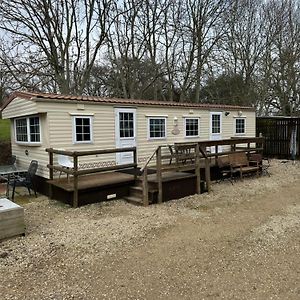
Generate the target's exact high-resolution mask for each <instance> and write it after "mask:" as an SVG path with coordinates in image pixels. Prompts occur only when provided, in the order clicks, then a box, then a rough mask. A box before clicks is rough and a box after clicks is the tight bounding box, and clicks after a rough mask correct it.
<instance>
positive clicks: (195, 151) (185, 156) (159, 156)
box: [141, 143, 210, 206]
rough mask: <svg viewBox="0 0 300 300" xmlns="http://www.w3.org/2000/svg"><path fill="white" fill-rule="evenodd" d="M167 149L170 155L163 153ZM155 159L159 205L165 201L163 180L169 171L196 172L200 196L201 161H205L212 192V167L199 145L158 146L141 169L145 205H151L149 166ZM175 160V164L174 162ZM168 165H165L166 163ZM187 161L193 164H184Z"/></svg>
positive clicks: (207, 180)
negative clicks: (165, 173)
mask: <svg viewBox="0 0 300 300" xmlns="http://www.w3.org/2000/svg"><path fill="white" fill-rule="evenodd" d="M164 149H166V150H167V151H168V154H165V153H163V150H164ZM154 158H155V165H154V166H153V167H154V168H155V170H156V180H157V188H158V203H162V201H163V188H162V179H163V173H164V172H169V171H176V172H181V171H187V170H194V171H195V175H196V192H197V193H198V194H200V192H201V190H200V186H201V185H200V182H201V177H200V176H201V174H200V163H201V160H203V159H204V160H205V174H206V176H205V177H206V178H205V179H206V182H207V188H208V191H210V166H209V160H208V157H207V155H206V153H205V152H204V151H203V149H201V148H200V147H199V144H198V143H186V144H184V145H177V144H175V145H161V146H158V147H157V148H156V149H155V151H154V152H153V153H152V154H151V155H150V156H149V158H148V159H147V161H146V163H145V165H144V166H143V167H142V168H141V171H142V188H143V204H144V205H145V206H147V205H149V199H148V197H149V195H148V192H149V187H148V166H149V164H150V162H151V161H152V160H153V159H154ZM173 159H175V163H172V160H173ZM166 160H167V163H166V164H164V161H166ZM185 161H191V163H189V164H186V163H183V162H185Z"/></svg>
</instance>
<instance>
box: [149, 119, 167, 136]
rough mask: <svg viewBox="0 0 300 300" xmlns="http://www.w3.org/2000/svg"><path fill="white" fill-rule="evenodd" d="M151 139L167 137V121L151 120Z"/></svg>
mask: <svg viewBox="0 0 300 300" xmlns="http://www.w3.org/2000/svg"><path fill="white" fill-rule="evenodd" d="M149 136H150V138H164V137H165V136H166V120H165V119H149Z"/></svg>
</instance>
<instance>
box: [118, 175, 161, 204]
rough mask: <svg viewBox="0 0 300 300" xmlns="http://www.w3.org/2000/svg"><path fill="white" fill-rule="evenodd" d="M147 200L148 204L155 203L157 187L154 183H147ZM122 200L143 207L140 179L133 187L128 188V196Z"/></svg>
mask: <svg viewBox="0 0 300 300" xmlns="http://www.w3.org/2000/svg"><path fill="white" fill-rule="evenodd" d="M148 185H149V188H148V199H149V204H154V203H156V202H157V195H158V187H157V184H156V183H154V182H149V183H148ZM124 199H125V200H126V201H127V202H129V203H131V204H135V205H144V203H143V183H142V180H141V179H137V181H136V183H135V185H134V186H131V187H130V188H129V195H128V196H126V197H124Z"/></svg>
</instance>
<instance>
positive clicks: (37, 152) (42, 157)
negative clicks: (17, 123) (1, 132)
mask: <svg viewBox="0 0 300 300" xmlns="http://www.w3.org/2000/svg"><path fill="white" fill-rule="evenodd" d="M40 122H41V144H40V145H39V146H36V145H34V146H33V145H30V144H18V143H16V141H15V131H14V123H13V120H12V121H11V133H12V136H11V147H12V153H13V154H14V155H16V156H17V165H18V166H19V167H20V168H23V169H27V168H28V166H29V164H30V162H31V160H37V161H38V163H39V165H38V170H37V175H39V176H42V177H45V178H48V175H49V171H48V168H47V164H48V153H46V151H45V149H46V148H47V147H49V143H48V138H47V118H46V114H43V115H40ZM26 150H27V152H28V155H26V153H25V152H26Z"/></svg>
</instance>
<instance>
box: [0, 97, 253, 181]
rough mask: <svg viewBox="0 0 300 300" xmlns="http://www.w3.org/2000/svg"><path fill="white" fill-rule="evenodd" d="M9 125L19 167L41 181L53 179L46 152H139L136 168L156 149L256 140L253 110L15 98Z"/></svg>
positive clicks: (116, 160) (119, 159) (109, 161)
mask: <svg viewBox="0 0 300 300" xmlns="http://www.w3.org/2000/svg"><path fill="white" fill-rule="evenodd" d="M2 118H3V119H10V120H11V143H12V153H13V154H14V155H16V156H17V163H18V164H19V165H20V166H22V165H24V166H25V165H26V166H28V163H29V162H30V161H31V160H32V159H36V160H38V162H39V169H38V172H37V175H38V176H40V177H43V178H48V177H49V170H48V168H47V163H48V154H47V153H46V152H45V149H46V148H56V149H64V150H72V151H75V150H78V151H80V150H93V149H95V150H96V149H107V148H122V147H133V146H136V147H137V156H138V163H139V164H140V165H141V164H142V163H143V162H144V161H146V160H147V158H148V157H149V155H151V154H152V153H153V151H154V149H155V148H156V147H157V146H158V145H162V144H173V143H175V142H195V141H202V140H219V139H226V138H231V137H255V127H256V124H255V110H254V109H253V108H251V107H243V106H230V105H217V104H202V103H178V102H166V101H153V100H135V99H117V98H101V97H93V96H73V95H60V94H46V93H35V92H15V93H13V94H12V95H11V96H10V97H9V98H8V99H7V101H6V102H5V103H4V105H3V107H2ZM131 159H132V157H130V156H129V155H127V153H126V152H125V153H117V154H110V155H107V156H106V157H104V158H103V157H102V158H101V161H99V158H98V157H96V156H95V157H93V158H92V160H91V161H82V162H80V163H81V164H80V166H81V167H84V166H88V165H89V164H98V165H102V166H109V165H115V164H126V163H128V162H129V161H130V160H131Z"/></svg>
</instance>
